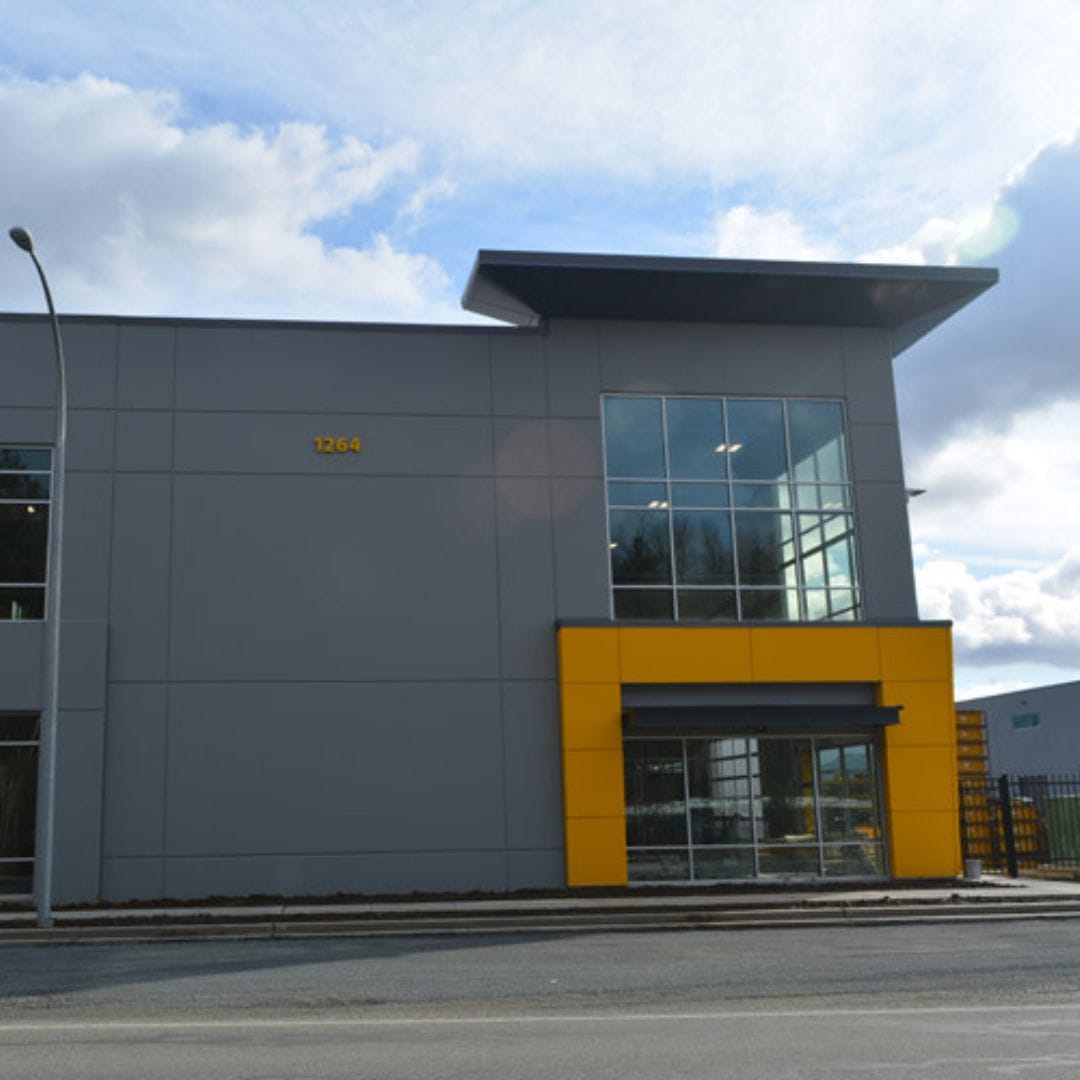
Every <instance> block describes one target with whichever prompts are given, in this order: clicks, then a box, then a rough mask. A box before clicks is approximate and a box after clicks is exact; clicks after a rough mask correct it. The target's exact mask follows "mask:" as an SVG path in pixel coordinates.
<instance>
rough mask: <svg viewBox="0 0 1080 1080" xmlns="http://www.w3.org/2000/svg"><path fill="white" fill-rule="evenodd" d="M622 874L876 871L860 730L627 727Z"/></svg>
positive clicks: (679, 876)
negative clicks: (702, 733)
mask: <svg viewBox="0 0 1080 1080" xmlns="http://www.w3.org/2000/svg"><path fill="white" fill-rule="evenodd" d="M623 749H624V763H625V771H626V843H627V853H628V856H629V865H630V880H631V881H715V880H723V879H729V880H730V879H733V878H734V879H748V878H769V877H813V878H833V877H851V878H857V877H880V876H882V875H883V874H884V872H885V861H884V844H883V838H882V833H881V820H882V818H881V807H880V799H879V791H878V779H877V764H876V761H877V758H876V746H875V742H874V741H873V740H872V739H870V738H869V737H865V736H855V737H831V736H827V737H826V736H815V737H812V738H811V737H805V738H780V737H777V738H765V737H761V738H749V737H730V738H708V737H699V738H685V739H644V738H642V739H638V738H633V739H627V740H626V742H625V743H624V746H623Z"/></svg>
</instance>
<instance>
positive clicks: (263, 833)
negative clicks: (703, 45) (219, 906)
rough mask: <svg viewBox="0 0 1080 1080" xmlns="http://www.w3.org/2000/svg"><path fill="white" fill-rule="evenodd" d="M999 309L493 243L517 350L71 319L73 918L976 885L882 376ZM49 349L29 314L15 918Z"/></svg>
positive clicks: (892, 283) (18, 630)
mask: <svg viewBox="0 0 1080 1080" xmlns="http://www.w3.org/2000/svg"><path fill="white" fill-rule="evenodd" d="M995 280H996V274H995V272H994V271H991V270H979V269H974V270H973V269H961V268H926V267H879V266H864V265H826V264H800V263H775V262H742V261H714V260H697V259H660V258H632V257H614V256H581V255H576V256H571V255H565V256H564V255H550V254H545V255H540V254H530V253H512V252H481V253H480V255H479V256H478V258H477V262H476V265H475V268H474V271H473V274H472V278H471V280H470V282H469V285H468V288H467V290H466V293H465V297H464V303H465V306H466V307H467V308H469V309H471V310H473V311H477V312H481V313H484V314H488V315H494V316H496V317H498V318H501V319H503V320H505V321H506V322H508V323H510V324H512V325H506V326H494V325H492V326H453V327H448V326H387V325H363V324H359V325H351V324H349V325H345V324H316V323H277V322H249V321H242V320H226V321H220V320H214V321H209V320H191V319H136V318H111V317H109V318H99V317H86V318H82V317H69V318H66V319H65V320H64V332H65V335H66V346H67V353H68V366H69V383H70V397H71V414H70V441H69V452H68V473H67V489H66V491H67V495H66V523H65V535H64V545H65V556H64V557H65V563H64V567H65V569H64V591H63V623H62V626H63V648H62V658H61V664H62V676H61V682H62V685H61V701H60V705H61V711H60V728H59V739H58V747H59V766H58V785H57V804H56V807H57V809H56V813H57V829H56V856H55V859H56V871H55V896H56V899H57V901H58V902H68V901H77V900H92V899H95V898H99V897H103V898H107V899H129V898H153V897H198V896H205V895H209V894H219V895H220V894H226V895H242V894H257V893H272V894H281V893H286V894H315V893H335V892H354V893H390V892H406V891H412V890H438V891H447V890H473V889H483V890H496V891H499V890H514V889H520V888H526V887H562V886H566V885H569V886H593V885H595V886H600V885H616V884H622V883H625V882H628V881H629V882H631V883H633V882H647V881H715V880H750V881H760V880H775V879H784V878H810V879H817V878H883V877H888V876H895V877H910V876H938V875H951V874H955V873H957V872H959V869H960V850H959V840H958V829H957V794H956V767H957V762H956V737H955V727H954V717H953V694H952V657H951V650H950V630H949V627H948V625H946V624H941V623H927V622H921V621H919V619H918V615H917V611H916V604H915V592H914V582H913V572H912V560H911V550H910V541H909V535H908V523H907V510H906V497H905V486H904V477H903V472H902V466H901V458H900V444H899V437H898V427H897V416H896V403H895V396H894V391H893V377H892V360H893V357H894V356H895V355H897V354H898V353H900V352H901V351H902V350H904V349H905V348H907V347H908V346H909V345H911V344H912V343H913V342H914V341H916V340H917V339H918V338H919V337H921V336H922V335H923V334H925V333H927V332H928V331H930V330H931V329H933V328H934V327H935V326H936V325H937V324H939V323H940V322H941V321H943V320H944V319H946V318H948V317H949V316H950V315H951V314H952V313H953V312H955V311H956V310H958V309H959V308H960V307H962V306H963V305H964V304H966V303H967V302H968V301H970V300H971V299H973V298H974V297H975V296H977V295H978V294H979V293H980V292H982V291H983V290H984V289H986V288H987V287H989V286H990V285H991V284H993V282H994V281H995ZM50 349H51V341H50V337H49V331H48V326H47V323H46V321H45V320H44V319H43V318H40V317H37V316H17V315H12V316H4V317H0V385H2V386H3V387H4V394H3V398H2V401H0V784H2V785H3V786H2V787H0V798H2V800H3V801H2V802H0V860H2V861H0V874H2V875H5V876H6V879H7V881H8V883H9V889H12V888H15V889H17V888H28V887H29V880H30V874H31V873H32V869H33V840H32V836H33V828H32V826H33V814H34V808H33V798H34V796H33V791H34V787H35V775H36V774H35V769H36V756H37V751H36V745H35V744H36V740H37V734H38V723H39V720H38V712H39V710H40V708H41V689H40V688H41V665H42V649H43V640H44V628H45V627H44V623H43V622H42V621H41V620H42V615H43V612H44V593H45V589H46V588H47V587H48V583H47V581H46V580H45V577H46V566H45V562H46V560H45V538H46V534H47V522H48V513H49V497H50V467H51V456H50V442H51V440H52V437H53V436H52V431H53V397H54V386H53V382H52V367H51V357H50Z"/></svg>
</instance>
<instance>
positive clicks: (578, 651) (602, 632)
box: [559, 626, 619, 683]
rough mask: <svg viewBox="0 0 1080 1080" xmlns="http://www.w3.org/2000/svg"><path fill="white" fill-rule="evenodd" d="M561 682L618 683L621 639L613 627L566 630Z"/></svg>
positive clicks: (561, 640)
mask: <svg viewBox="0 0 1080 1080" xmlns="http://www.w3.org/2000/svg"><path fill="white" fill-rule="evenodd" d="M559 678H560V679H561V681H562V682H564V683H571V682H583V683H590V682H601V683H606V682H610V683H617V682H618V681H619V638H618V635H617V634H616V632H615V629H614V627H612V628H610V629H609V628H607V627H603V626H601V627H595V628H593V627H574V626H567V627H563V628H562V629H561V630H560V631H559Z"/></svg>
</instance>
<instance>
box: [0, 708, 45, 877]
mask: <svg viewBox="0 0 1080 1080" xmlns="http://www.w3.org/2000/svg"><path fill="white" fill-rule="evenodd" d="M38 738H39V720H38V717H37V716H35V715H32V714H28V713H0V895H3V894H8V895H10V894H12V893H20V894H21V893H29V892H30V890H31V888H32V887H33V875H34V820H35V811H36V806H37V773H38Z"/></svg>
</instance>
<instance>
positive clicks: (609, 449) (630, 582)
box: [604, 396, 859, 621]
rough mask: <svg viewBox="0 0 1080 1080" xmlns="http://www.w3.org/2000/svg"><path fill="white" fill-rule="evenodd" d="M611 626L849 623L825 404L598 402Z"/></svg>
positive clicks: (842, 466) (835, 450)
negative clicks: (629, 622) (626, 622)
mask: <svg viewBox="0 0 1080 1080" xmlns="http://www.w3.org/2000/svg"><path fill="white" fill-rule="evenodd" d="M604 444H605V461H606V476H607V502H608V541H609V545H610V549H611V582H612V593H613V610H614V616H615V618H617V619H679V620H686V621H689V620H734V619H746V620H754V619H759V620H760V619H780V620H818V619H857V618H858V617H859V588H858V579H857V575H856V568H855V540H854V520H853V513H852V498H851V481H850V474H849V469H848V454H847V444H846V439H845V436H844V410H843V406H842V405H841V403H840V402H839V401H796V400H778V399H756V398H700V397H695V398H689V397H638V396H634V397H630V396H611V397H606V398H605V399H604Z"/></svg>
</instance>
